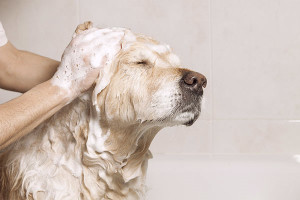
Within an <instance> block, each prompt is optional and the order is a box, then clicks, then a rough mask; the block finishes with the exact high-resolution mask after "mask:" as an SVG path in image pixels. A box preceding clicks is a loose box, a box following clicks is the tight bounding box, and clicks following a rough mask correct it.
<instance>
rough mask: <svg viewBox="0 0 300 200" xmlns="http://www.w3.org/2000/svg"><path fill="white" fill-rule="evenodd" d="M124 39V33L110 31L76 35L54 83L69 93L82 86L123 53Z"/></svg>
mask: <svg viewBox="0 0 300 200" xmlns="http://www.w3.org/2000/svg"><path fill="white" fill-rule="evenodd" d="M123 37H124V30H123V29H109V28H106V29H97V28H91V29H89V30H86V31H84V32H82V33H80V34H78V35H77V34H74V35H73V40H72V41H71V43H70V44H69V46H68V47H67V48H66V49H65V51H64V54H63V58H62V62H61V64H60V66H59V67H58V69H57V72H56V73H55V75H54V77H53V78H52V83H53V84H54V85H56V86H59V87H61V88H64V89H66V90H67V91H69V90H70V89H71V87H76V85H78V84H80V83H81V81H83V80H84V79H85V78H86V76H87V74H88V73H89V72H91V71H92V70H93V69H95V68H99V67H100V68H106V67H107V66H110V65H111V62H112V60H113V58H114V57H115V55H116V54H117V53H118V52H119V51H120V49H121V40H122V38H123Z"/></svg>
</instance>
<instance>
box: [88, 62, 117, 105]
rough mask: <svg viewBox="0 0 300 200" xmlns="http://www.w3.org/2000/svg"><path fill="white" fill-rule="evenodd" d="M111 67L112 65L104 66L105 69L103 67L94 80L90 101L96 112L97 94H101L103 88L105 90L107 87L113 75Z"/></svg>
mask: <svg viewBox="0 0 300 200" xmlns="http://www.w3.org/2000/svg"><path fill="white" fill-rule="evenodd" d="M111 67H112V63H109V64H107V65H105V67H103V68H102V69H101V70H100V72H99V76H98V78H97V79H96V85H95V88H94V90H93V94H92V95H93V96H92V98H93V99H92V100H93V105H94V106H95V107H96V109H97V110H98V109H99V108H98V104H97V96H98V94H100V93H101V92H102V90H103V89H104V88H106V86H108V84H109V83H110V79H111V77H112V75H113V72H112V70H111ZM98 111H99V110H98Z"/></svg>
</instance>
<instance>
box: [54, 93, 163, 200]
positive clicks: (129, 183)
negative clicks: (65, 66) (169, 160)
mask: <svg viewBox="0 0 300 200" xmlns="http://www.w3.org/2000/svg"><path fill="white" fill-rule="evenodd" d="M90 97H91V95H90V93H87V94H85V95H84V96H82V97H80V98H78V99H76V100H75V101H74V102H72V104H71V105H69V106H68V107H69V108H65V109H64V110H62V111H61V112H62V113H63V114H61V116H60V114H58V115H57V116H56V119H55V120H59V121H61V122H62V123H64V122H63V121H64V120H65V123H70V122H68V121H67V120H70V119H68V117H65V116H66V115H69V116H71V119H74V120H75V121H72V122H71V123H73V124H76V128H75V129H74V131H73V132H72V134H73V136H74V138H75V140H76V143H77V145H78V144H79V145H80V146H81V156H82V159H81V160H82V162H83V166H84V167H83V174H84V176H85V177H89V178H86V179H85V185H86V186H87V188H95V185H96V183H95V181H96V182H99V180H100V182H101V184H100V185H101V187H98V188H95V189H94V191H92V190H91V191H89V193H92V194H91V195H92V196H97V194H99V193H103V191H101V190H103V187H104V186H103V185H105V190H106V191H105V193H107V192H108V191H109V193H110V196H111V197H116V198H117V196H114V195H121V196H122V195H123V196H124V195H125V196H127V195H129V196H140V195H141V194H143V193H144V189H145V187H144V185H145V183H144V182H145V175H146V170H147V161H148V159H149V158H151V157H152V155H151V153H150V151H149V146H150V144H151V142H152V139H153V138H154V136H155V135H156V133H157V132H158V131H159V130H160V129H161V128H159V127H150V126H149V125H147V124H141V123H136V124H130V125H128V126H126V127H124V126H118V125H114V124H111V125H108V124H106V123H105V122H104V121H105V119H101V117H100V116H101V115H99V114H100V113H99V112H97V109H96V108H95V106H94V105H92V101H91V99H90ZM59 116H60V117H59ZM116 123H117V122H116ZM98 184H99V183H98ZM114 191H115V192H116V191H118V192H121V194H116V193H114ZM93 193H94V194H93ZM112 199H114V198H112Z"/></svg>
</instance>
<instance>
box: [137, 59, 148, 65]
mask: <svg viewBox="0 0 300 200" xmlns="http://www.w3.org/2000/svg"><path fill="white" fill-rule="evenodd" d="M136 64H138V65H147V64H149V63H148V61H147V60H141V61H137V62H136Z"/></svg>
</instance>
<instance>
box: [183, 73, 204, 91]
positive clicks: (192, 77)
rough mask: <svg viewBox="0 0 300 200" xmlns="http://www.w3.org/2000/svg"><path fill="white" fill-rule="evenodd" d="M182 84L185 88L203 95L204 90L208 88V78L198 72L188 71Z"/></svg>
mask: <svg viewBox="0 0 300 200" xmlns="http://www.w3.org/2000/svg"><path fill="white" fill-rule="evenodd" d="M181 80H182V81H181V84H182V86H183V87H184V88H186V89H189V90H191V91H193V92H196V93H200V95H202V93H203V89H202V87H203V88H205V87H206V84H207V80H206V77H205V76H204V75H202V74H200V73H198V72H194V71H189V70H186V71H185V73H184V74H183V76H182V79H181Z"/></svg>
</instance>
